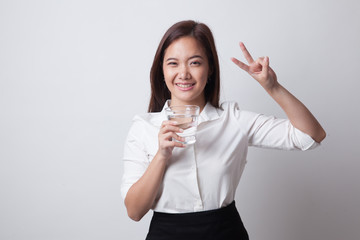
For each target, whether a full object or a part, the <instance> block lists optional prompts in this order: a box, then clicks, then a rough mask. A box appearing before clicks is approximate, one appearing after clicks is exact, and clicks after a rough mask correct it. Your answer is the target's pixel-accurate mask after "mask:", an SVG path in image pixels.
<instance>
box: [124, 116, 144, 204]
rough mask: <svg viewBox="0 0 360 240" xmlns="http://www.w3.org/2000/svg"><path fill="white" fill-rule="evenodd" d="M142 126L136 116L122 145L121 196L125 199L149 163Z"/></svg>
mask: <svg viewBox="0 0 360 240" xmlns="http://www.w3.org/2000/svg"><path fill="white" fill-rule="evenodd" d="M142 129H143V127H142V126H141V122H139V121H137V119H136V117H135V118H134V120H133V124H132V126H131V128H130V130H129V133H128V135H127V138H126V142H125V146H124V156H123V167H124V173H123V177H122V182H121V196H122V198H123V199H125V197H126V194H127V192H128V191H129V189H130V188H131V186H132V185H133V184H134V183H135V182H137V181H138V180H139V179H140V178H141V176H142V175H143V174H144V172H145V170H146V169H147V167H148V165H149V160H148V158H147V156H146V151H145V147H144V145H143V143H142V141H140V140H141V139H142V134H143V131H142Z"/></svg>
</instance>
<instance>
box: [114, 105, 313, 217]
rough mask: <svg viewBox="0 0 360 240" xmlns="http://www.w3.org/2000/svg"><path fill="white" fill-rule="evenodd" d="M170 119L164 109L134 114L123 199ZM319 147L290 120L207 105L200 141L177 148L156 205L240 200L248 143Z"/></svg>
mask: <svg viewBox="0 0 360 240" xmlns="http://www.w3.org/2000/svg"><path fill="white" fill-rule="evenodd" d="M167 106H168V102H167V103H166V104H165V106H164V108H165V107H167ZM166 119H167V118H166V114H165V112H164V109H163V110H162V111H161V112H159V113H147V114H145V115H141V116H139V115H137V116H135V117H134V119H133V123H132V126H131V128H130V131H129V133H128V136H127V139H126V143H125V148H124V158H123V160H124V175H123V179H122V185H121V194H122V197H123V198H124V199H125V196H126V194H127V192H128V190H129V189H130V187H131V186H132V185H133V184H134V183H135V182H136V181H137V180H138V179H139V178H140V177H141V176H142V175H143V174H144V172H145V170H146V168H147V167H148V165H149V163H150V162H151V160H152V159H153V157H154V155H155V154H156V152H157V150H158V133H159V129H160V126H161V123H162V122H163V121H164V120H166ZM317 145H318V143H316V142H315V141H314V140H313V139H312V138H311V137H310V136H309V135H307V134H305V133H303V132H301V131H300V130H298V129H296V128H294V127H293V126H292V125H291V123H290V121H289V120H287V119H277V118H275V117H272V116H270V117H269V116H264V115H262V114H257V113H253V112H248V111H242V110H240V109H239V107H238V105H237V103H234V102H224V103H223V104H221V106H220V108H215V107H213V106H212V105H211V104H209V103H207V104H206V106H205V108H204V109H203V111H202V112H201V113H200V116H199V125H198V128H197V132H196V143H195V144H192V145H189V146H187V147H186V148H174V150H173V155H172V157H171V159H170V161H169V163H168V166H167V169H166V171H165V174H164V178H163V182H162V185H161V187H160V189H159V192H158V193H157V198H156V200H155V202H154V205H153V207H152V209H153V210H154V211H158V212H167V213H186V212H196V211H205V210H212V209H217V208H220V207H225V206H227V205H228V204H230V203H231V202H232V201H233V200H234V198H235V191H236V188H237V186H238V184H239V181H240V177H241V175H242V172H243V170H244V167H245V164H246V155H247V149H248V146H256V147H264V148H276V149H286V150H292V149H299V150H308V149H311V148H314V147H316V146H317Z"/></svg>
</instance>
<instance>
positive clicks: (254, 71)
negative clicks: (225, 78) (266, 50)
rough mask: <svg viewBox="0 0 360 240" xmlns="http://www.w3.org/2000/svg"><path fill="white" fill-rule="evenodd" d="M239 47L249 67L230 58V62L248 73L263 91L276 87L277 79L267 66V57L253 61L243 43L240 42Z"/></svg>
mask: <svg viewBox="0 0 360 240" xmlns="http://www.w3.org/2000/svg"><path fill="white" fill-rule="evenodd" d="M239 45H240V48H241V51H242V52H243V54H244V56H245V59H246V61H247V62H248V64H249V65H247V64H245V63H243V62H241V61H240V60H238V59H236V58H231V60H232V61H233V62H234V63H235V64H236V65H238V66H239V67H240V68H241V69H243V70H244V71H246V72H247V73H249V74H250V75H251V76H252V77H253V78H254V79H255V80H256V81H258V82H259V83H260V85H261V86H262V87H263V88H265V90H267V91H269V90H271V89H272V88H273V87H275V86H276V85H277V77H276V74H275V72H274V71H273V70H272V69H271V67H270V66H269V57H259V58H258V59H256V60H255V61H254V59H253V58H252V56H251V55H250V53H249V52H248V50H247V49H246V47H245V45H244V43H242V42H240V44H239Z"/></svg>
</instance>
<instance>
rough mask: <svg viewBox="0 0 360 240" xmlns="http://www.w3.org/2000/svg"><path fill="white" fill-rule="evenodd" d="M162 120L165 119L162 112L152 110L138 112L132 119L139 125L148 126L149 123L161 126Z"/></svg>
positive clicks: (133, 122) (134, 123)
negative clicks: (149, 111)
mask: <svg viewBox="0 0 360 240" xmlns="http://www.w3.org/2000/svg"><path fill="white" fill-rule="evenodd" d="M162 121H164V116H163V114H162V112H151V113H143V114H136V115H135V116H134V117H133V119H132V124H133V125H137V126H146V125H148V124H150V125H153V126H160V125H161V123H162Z"/></svg>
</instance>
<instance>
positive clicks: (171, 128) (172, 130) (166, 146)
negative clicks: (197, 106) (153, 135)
mask: <svg viewBox="0 0 360 240" xmlns="http://www.w3.org/2000/svg"><path fill="white" fill-rule="evenodd" d="M176 125H177V122H175V121H163V122H162V124H161V128H160V131H159V135H158V137H159V150H158V154H160V156H162V157H163V158H164V159H169V158H170V157H171V156H172V151H173V149H174V147H182V148H183V147H185V144H183V143H180V142H184V141H185V139H184V138H182V137H180V136H179V135H177V134H176V133H181V132H183V130H182V129H181V128H179V127H177V126H176ZM173 139H176V140H178V141H180V142H177V141H173Z"/></svg>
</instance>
